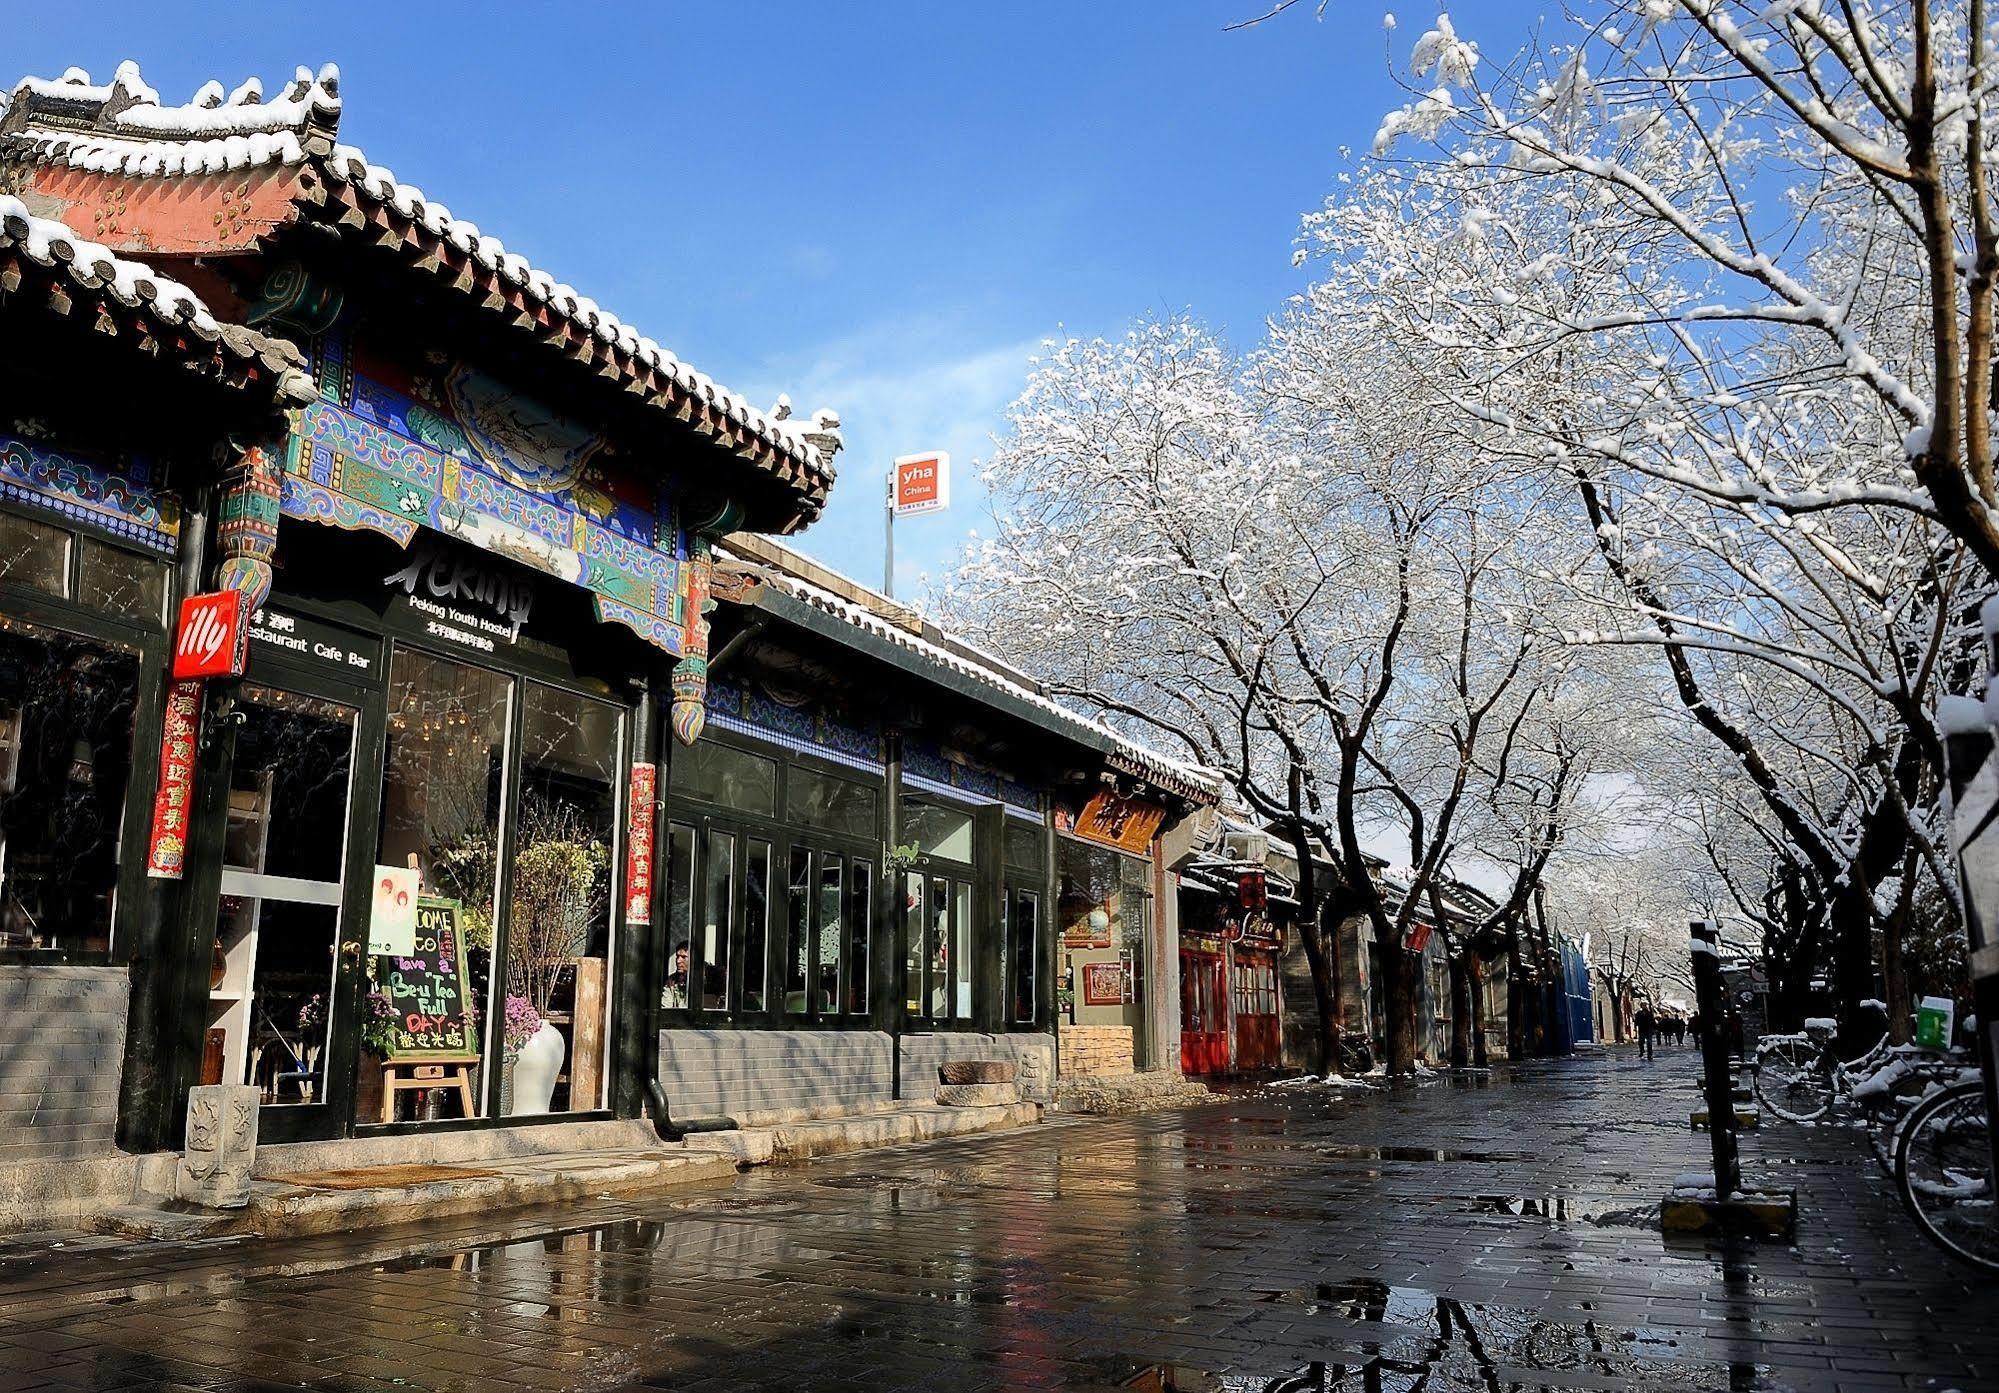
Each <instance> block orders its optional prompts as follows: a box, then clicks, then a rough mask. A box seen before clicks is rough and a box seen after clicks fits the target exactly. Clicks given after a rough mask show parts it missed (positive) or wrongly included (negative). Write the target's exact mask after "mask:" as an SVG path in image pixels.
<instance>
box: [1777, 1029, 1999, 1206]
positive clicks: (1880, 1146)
mask: <svg viewBox="0 0 1999 1393" xmlns="http://www.w3.org/2000/svg"><path fill="white" fill-rule="evenodd" d="M1837 1028H1838V1023H1837V1022H1835V1021H1833V1020H1830V1019H1826V1018H1822V1017H1821V1018H1815V1019H1812V1020H1808V1021H1806V1022H1805V1029H1804V1031H1803V1032H1802V1033H1800V1034H1796V1035H1769V1036H1765V1037H1764V1038H1763V1039H1762V1040H1761V1041H1759V1042H1758V1043H1757V1046H1756V1058H1755V1061H1754V1063H1753V1065H1752V1083H1753V1086H1754V1088H1755V1092H1756V1097H1757V1099H1758V1101H1759V1102H1761V1103H1762V1104H1763V1106H1764V1107H1765V1108H1766V1109H1767V1110H1768V1111H1769V1112H1771V1113H1773V1114H1775V1115H1776V1116H1778V1117H1781V1118H1783V1119H1784V1120H1785V1121H1787V1122H1798V1123H1805V1122H1815V1121H1817V1120H1818V1119H1820V1118H1822V1117H1824V1116H1825V1115H1826V1114H1827V1113H1829V1112H1831V1111H1832V1109H1833V1107H1834V1106H1835V1105H1837V1104H1840V1103H1846V1104H1849V1105H1851V1106H1853V1107H1854V1108H1856V1109H1857V1110H1858V1111H1859V1113H1860V1119H1861V1122H1862V1125H1863V1126H1864V1127H1865V1128H1866V1129H1867V1132H1868V1150H1869V1151H1870V1152H1871V1153H1872V1155H1873V1157H1874V1163H1875V1164H1876V1165H1878V1166H1879V1167H1880V1168H1881V1170H1882V1173H1883V1174H1884V1175H1887V1176H1888V1177H1890V1178H1891V1179H1892V1178H1893V1177H1894V1174H1895V1149H1896V1146H1897V1144H1898V1141H1899V1139H1900V1135H1901V1129H1902V1126H1903V1124H1904V1123H1905V1122H1906V1120H1907V1117H1908V1114H1909V1111H1910V1110H1911V1109H1912V1108H1913V1107H1914V1106H1915V1104H1916V1103H1917V1102H1918V1101H1919V1100H1920V1099H1922V1098H1925V1097H1927V1096H1928V1095H1929V1093H1930V1092H1931V1091H1933V1090H1934V1089H1936V1088H1937V1087H1940V1086H1947V1085H1950V1084H1955V1083H1958V1082H1960V1081H1962V1079H1963V1078H1964V1077H1965V1076H1966V1074H1967V1072H1971V1073H1975V1072H1976V1071H1975V1070H1973V1069H1972V1067H1971V1064H1970V1061H1969V1058H1968V1057H1967V1056H1964V1055H1963V1054H1961V1053H1960V1052H1958V1051H1948V1052H1946V1051H1942V1050H1934V1049H1930V1048H1928V1047H1926V1046H1923V1045H1896V1044H1891V1043H1890V1042H1889V1040H1888V1037H1887V1035H1886V1034H1885V1033H1884V1034H1883V1035H1882V1037H1881V1039H1880V1041H1879V1042H1877V1043H1876V1044H1875V1046H1874V1047H1873V1048H1872V1049H1870V1050H1868V1051H1867V1052H1866V1053H1865V1054H1863V1055H1861V1056H1860V1057H1859V1058H1857V1059H1852V1060H1843V1059H1841V1058H1840V1057H1839V1056H1838V1054H1836V1053H1835V1052H1834V1051H1833V1048H1832V1036H1833V1032H1834V1031H1835V1030H1836V1029H1837Z"/></svg>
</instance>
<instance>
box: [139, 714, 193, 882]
mask: <svg viewBox="0 0 1999 1393" xmlns="http://www.w3.org/2000/svg"><path fill="white" fill-rule="evenodd" d="M200 724H201V683H200V682H198V681H193V680H189V681H185V682H176V683H174V684H173V685H172V686H171V687H169V688H168V689H167V709H166V715H165V718H164V719H163V720H162V722H161V731H160V781H159V785H158V787H157V788H156V789H155V791H154V793H153V834H152V836H151V838H149V839H148V841H147V843H146V874H147V875H149V876H153V877H155V878H156V879H160V880H179V879H180V877H181V872H182V871H183V870H184V869H185V868H186V865H187V817H188V811H189V808H190V805H191V804H192V803H193V801H194V752H195V733H196V730H197V729H198V728H199V726H200Z"/></svg>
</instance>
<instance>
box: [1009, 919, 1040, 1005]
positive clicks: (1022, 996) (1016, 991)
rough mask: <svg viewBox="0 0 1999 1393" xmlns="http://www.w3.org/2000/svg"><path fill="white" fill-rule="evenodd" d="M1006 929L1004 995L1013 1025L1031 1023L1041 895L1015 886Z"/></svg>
mask: <svg viewBox="0 0 1999 1393" xmlns="http://www.w3.org/2000/svg"><path fill="white" fill-rule="evenodd" d="M1007 932H1008V934H1009V936H1010V940H1011V941H1010V943H1009V945H1008V946H1009V952H1008V969H1009V981H1008V987H1009V990H1008V996H1009V998H1010V999H1011V1001H1012V1003H1013V1005H1012V1012H1011V1015H1012V1020H1013V1023H1014V1024H1015V1025H1032V1024H1033V1023H1034V1018H1035V1015H1036V1013H1037V1012H1036V1008H1037V1006H1038V1003H1037V1002H1036V1000H1035V983H1036V979H1035V959H1036V956H1037V955H1038V953H1039V951H1040V939H1041V896H1039V895H1037V894H1035V893H1034V892H1033V891H1032V890H1016V891H1014V893H1013V903H1012V905H1011V906H1010V909H1009V923H1008V925H1007Z"/></svg>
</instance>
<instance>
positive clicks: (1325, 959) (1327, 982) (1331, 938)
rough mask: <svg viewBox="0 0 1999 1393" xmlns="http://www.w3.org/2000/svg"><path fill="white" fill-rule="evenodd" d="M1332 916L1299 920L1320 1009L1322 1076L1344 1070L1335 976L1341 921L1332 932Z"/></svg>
mask: <svg viewBox="0 0 1999 1393" xmlns="http://www.w3.org/2000/svg"><path fill="white" fill-rule="evenodd" d="M1328 917H1329V916H1328V915H1327V914H1326V912H1325V911H1324V910H1323V909H1322V910H1321V911H1320V912H1319V913H1318V914H1317V915H1315V916H1314V917H1313V919H1312V920H1311V921H1309V922H1308V921H1306V920H1304V919H1303V918H1302V917H1301V919H1300V920H1299V923H1298V939H1299V941H1300V942H1301V943H1303V944H1304V945H1305V961H1306V962H1307V963H1308V964H1309V965H1310V966H1311V969H1312V1001H1313V1004H1314V1005H1315V1006H1316V1007H1317V1008H1318V1011H1319V1019H1318V1023H1317V1029H1316V1030H1315V1031H1314V1037H1315V1045H1316V1049H1317V1053H1318V1057H1319V1062H1318V1068H1317V1073H1318V1074H1319V1077H1321V1078H1324V1077H1325V1076H1326V1075H1328V1074H1337V1073H1338V1072H1339V1071H1340V1007H1339V997H1340V988H1339V980H1338V978H1337V977H1336V976H1335V975H1334V974H1335V972H1336V970H1337V969H1336V968H1335V966H1334V964H1335V963H1337V961H1338V959H1339V953H1340V940H1339V921H1338V920H1334V922H1333V929H1332V932H1331V933H1328V932H1327V931H1326V923H1325V921H1326V919H1327V918H1328Z"/></svg>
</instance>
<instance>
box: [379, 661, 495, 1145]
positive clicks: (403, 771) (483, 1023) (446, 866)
mask: <svg viewBox="0 0 1999 1393" xmlns="http://www.w3.org/2000/svg"><path fill="white" fill-rule="evenodd" d="M513 688H514V684H513V680H512V679H511V678H508V677H504V676H502V675H500V674H499V673H495V672H488V671H486V670H485V669H483V668H475V667H470V666H468V665H466V664H464V663H458V662H454V661H452V660H451V659H448V658H439V657H433V656H431V655H430V654H427V653H422V652H419V651H417V650H414V649H408V648H398V649H397V650H396V654H395V658H394V661H393V662H392V663H391V664H390V669H389V692H388V709H389V719H388V749H387V754H386V757H385V759H384V764H383V772H382V816H381V833H380V839H379V842H378V850H377V852H376V858H375V859H376V860H377V861H378V862H380V863H381V864H384V865H391V866H415V867H416V868H417V870H418V873H419V874H420V876H421V878H422V890H423V893H424V894H426V895H438V896H442V897H444V898H446V899H454V900H457V901H458V902H459V903H460V905H461V910H460V917H459V923H460V925H461V927H462V930H463V932H464V935H465V943H464V953H465V962H466V965H467V968H468V969H469V976H470V979H471V995H470V1002H471V1009H472V1011H474V1012H476V1013H477V1019H476V1020H475V1021H474V1022H473V1023H472V1024H473V1030H472V1032H471V1033H472V1035H473V1038H475V1039H481V1038H483V1040H484V1047H483V1049H482V1051H481V1061H482V1065H484V1066H491V1065H495V1064H497V1063H499V1062H500V1055H499V1049H498V1048H497V1047H498V1046H499V1044H500V1040H499V1037H498V1033H497V1032H495V1031H494V1030H493V1029H492V1020H493V1016H494V1009H493V1008H494V1005H495V993H494V991H493V976H494V974H493V966H494V964H493V950H494V942H493V933H494V912H493V910H494V903H495V897H496V895H497V893H498V883H499V855H500V834H501V822H502V816H503V810H504V809H505V807H506V803H507V797H506V795H507V788H506V749H507V728H508V723H509V713H510V710H511V705H512V698H513ZM371 995H379V991H378V990H373V991H371ZM371 1009H374V1006H373V1003H372V1002H371ZM361 1067H362V1068H364V1069H366V1068H370V1067H373V1068H375V1069H377V1070H379V1068H380V1063H379V1061H374V1060H372V1059H371V1058H370V1056H368V1055H367V1054H366V1053H365V1052H363V1054H362V1055H361ZM436 1092H437V1093H441V1094H443V1096H444V1101H443V1103H442V1106H444V1107H445V1108H446V1109H450V1108H453V1107H455V1106H456V1104H455V1102H453V1101H451V1100H452V1099H454V1098H455V1096H456V1095H455V1094H453V1093H452V1092H451V1091H450V1090H437V1091H436ZM362 1096H365V1094H363V1095H362ZM404 1096H405V1098H408V1099H410V1101H411V1103H414V1101H415V1099H414V1096H413V1094H405V1095H404ZM483 1096H484V1089H483V1086H481V1087H475V1088H474V1090H473V1097H474V1099H475V1100H477V1099H480V1098H482V1097H483ZM477 1107H478V1104H477V1103H476V1101H475V1111H476V1110H477ZM361 1120H362V1121H364V1122H368V1121H375V1120H377V1119H375V1118H368V1117H364V1118H362V1119H361Z"/></svg>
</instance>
